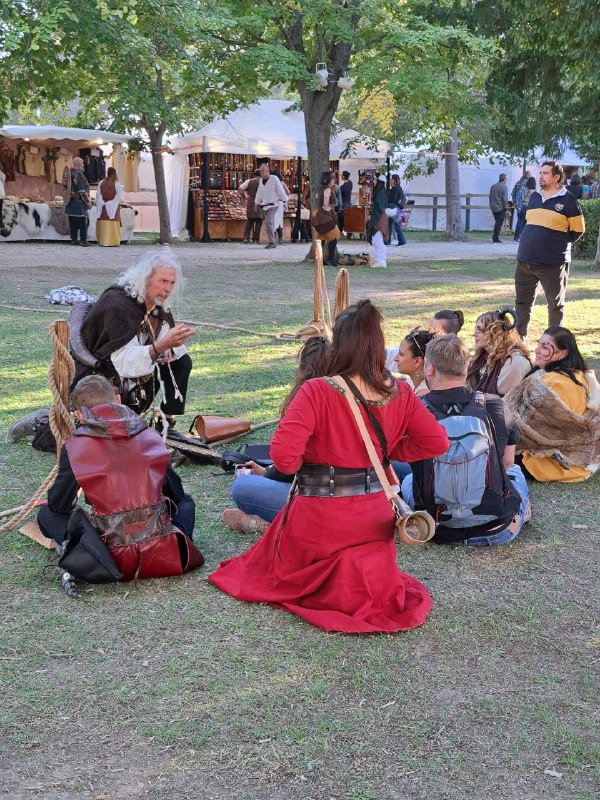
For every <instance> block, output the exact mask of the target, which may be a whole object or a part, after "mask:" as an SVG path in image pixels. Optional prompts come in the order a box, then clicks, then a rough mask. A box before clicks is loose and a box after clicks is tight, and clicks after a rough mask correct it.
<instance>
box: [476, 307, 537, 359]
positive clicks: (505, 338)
mask: <svg viewBox="0 0 600 800" xmlns="http://www.w3.org/2000/svg"><path fill="white" fill-rule="evenodd" d="M508 310H509V309H507V311H508ZM511 313H512V312H511ZM477 322H480V323H481V324H482V326H483V347H479V348H477V350H476V351H475V357H474V359H473V361H479V360H482V359H483V358H484V357H485V363H486V369H487V371H488V372H491V371H492V370H493V369H494V367H495V366H496V364H497V363H498V362H502V361H504V360H505V359H506V358H508V356H509V355H510V354H511V353H514V351H515V350H518V351H519V352H520V353H523V355H524V356H525V358H527V359H528V360H529V361H531V354H530V352H529V348H528V347H527V345H525V344H523V342H522V341H521V338H520V336H519V334H518V333H517V329H516V328H515V327H514V325H512V326H511V323H510V321H509V320H508V319H507V318H506V315H505V312H504V311H486V312H485V313H484V314H480V315H479V316H478V317H477ZM477 322H476V323H475V324H477Z"/></svg>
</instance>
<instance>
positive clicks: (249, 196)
mask: <svg viewBox="0 0 600 800" xmlns="http://www.w3.org/2000/svg"><path fill="white" fill-rule="evenodd" d="M259 184H260V171H259V170H254V177H253V178H248V180H247V181H244V182H243V183H242V185H241V186H240V190H239V191H240V194H241V195H242V197H243V198H244V200H245V201H246V220H247V221H246V227H245V228H244V237H243V239H242V241H243V242H245V243H246V244H250V242H251V241H252V242H259V241H260V229H261V228H262V217H261V215H260V209H259V208H258V206H257V205H256V202H255V201H256V193H257V192H258V186H259Z"/></svg>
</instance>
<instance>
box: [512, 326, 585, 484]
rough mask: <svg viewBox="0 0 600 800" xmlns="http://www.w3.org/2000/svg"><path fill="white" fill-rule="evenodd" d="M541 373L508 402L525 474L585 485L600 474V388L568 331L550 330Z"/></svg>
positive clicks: (540, 352)
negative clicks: (515, 428)
mask: <svg viewBox="0 0 600 800" xmlns="http://www.w3.org/2000/svg"><path fill="white" fill-rule="evenodd" d="M535 366H536V367H537V368H538V369H536V370H535V371H534V372H533V373H532V374H531V375H529V376H528V377H527V378H526V379H525V380H524V381H523V382H522V383H521V384H520V385H519V386H517V387H516V388H515V389H513V390H512V391H511V392H510V393H509V394H508V395H507V396H506V397H505V400H506V402H507V404H508V405H509V407H510V409H511V411H512V412H513V414H514V417H515V421H516V424H517V430H518V432H519V440H520V441H519V445H518V449H519V452H521V453H522V466H523V471H524V472H525V474H526V475H527V474H528V476H529V477H531V478H533V479H535V480H537V481H564V482H567V483H574V482H577V481H584V480H586V479H587V478H589V477H590V475H592V474H593V473H594V472H596V470H597V469H598V462H599V461H600V453H598V452H597V445H598V440H599V439H600V386H599V385H598V382H597V380H596V376H595V375H594V373H593V371H592V370H590V369H588V367H587V364H586V363H585V361H584V359H583V356H582V355H581V353H580V352H579V348H578V347H577V342H576V341H575V336H574V335H573V334H572V333H571V331H570V330H568V329H567V328H562V327H561V326H559V325H553V326H552V327H550V328H547V329H546V330H545V331H544V333H543V335H542V336H541V337H540V339H539V341H538V345H537V347H536V348H535Z"/></svg>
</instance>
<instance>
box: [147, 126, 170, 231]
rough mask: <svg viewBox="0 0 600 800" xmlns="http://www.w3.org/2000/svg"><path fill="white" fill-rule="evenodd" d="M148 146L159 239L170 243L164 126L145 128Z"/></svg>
mask: <svg viewBox="0 0 600 800" xmlns="http://www.w3.org/2000/svg"><path fill="white" fill-rule="evenodd" d="M146 131H147V133H148V138H149V139H150V147H151V149H152V165H153V167H154V180H155V182H156V200H157V202H158V220H159V231H160V233H159V239H158V241H159V242H160V243H161V244H171V215H170V214H169V204H168V202H167V187H166V184H165V170H164V166H163V158H162V147H163V137H164V135H165V128H164V127H163V126H162V125H161V126H160V127H158V128H146Z"/></svg>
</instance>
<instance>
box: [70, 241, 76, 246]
mask: <svg viewBox="0 0 600 800" xmlns="http://www.w3.org/2000/svg"><path fill="white" fill-rule="evenodd" d="M69 244H72V245H75V244H77V242H73V241H71V242H69Z"/></svg>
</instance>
